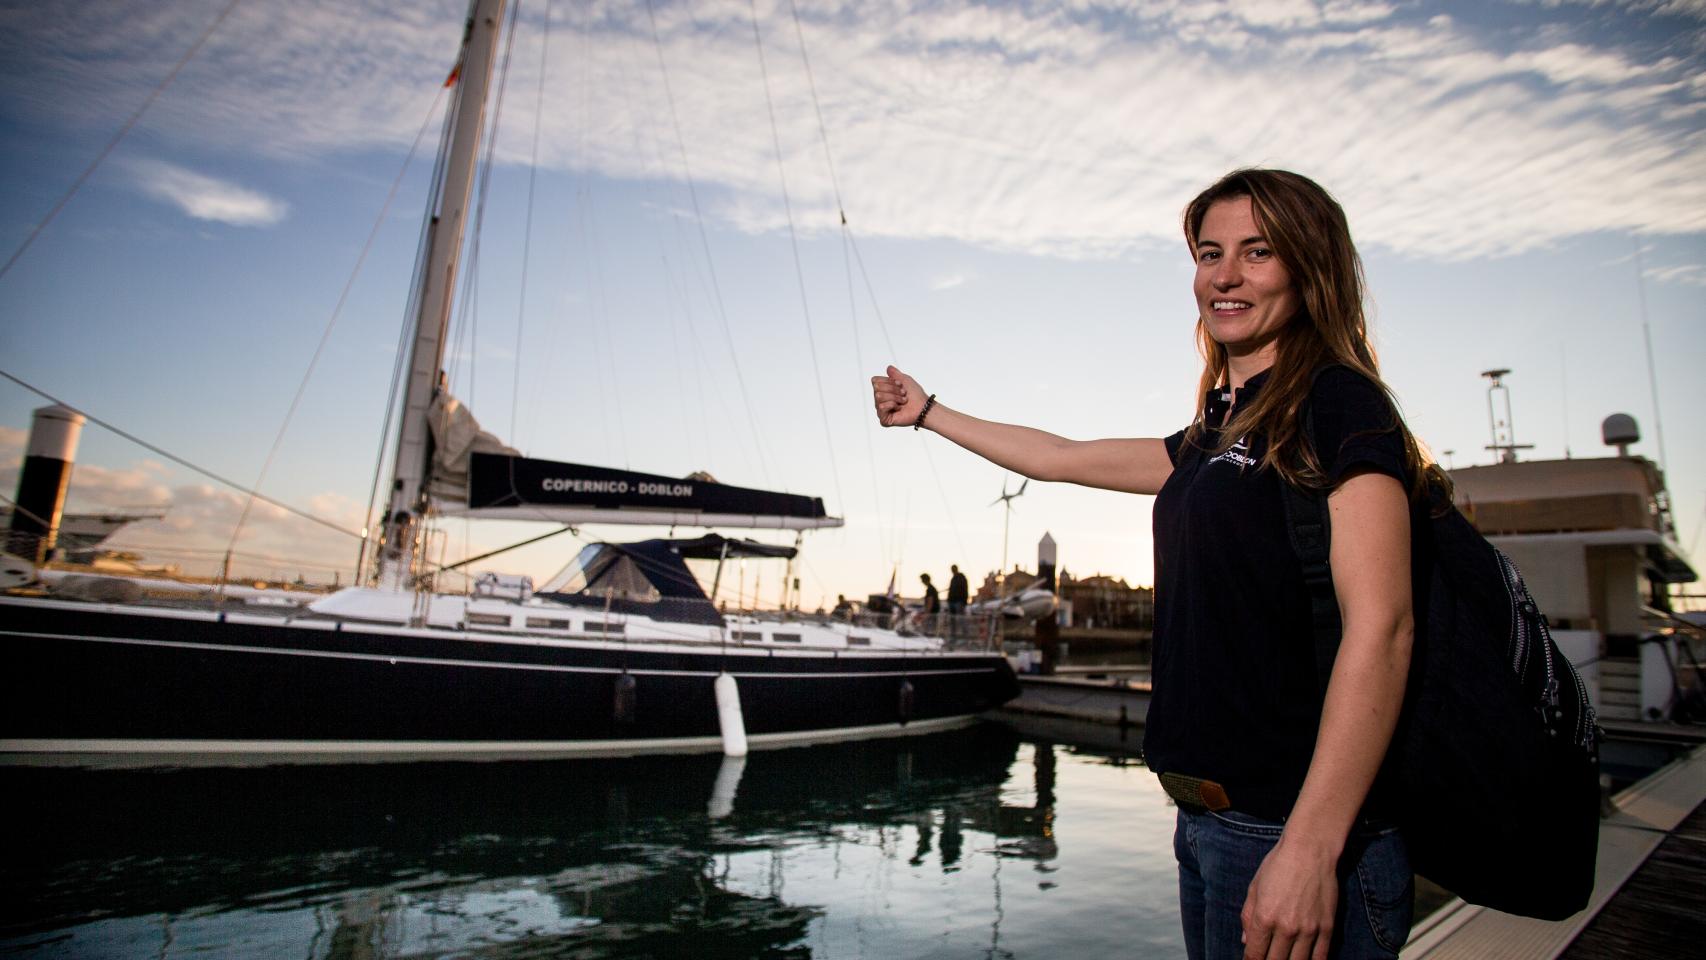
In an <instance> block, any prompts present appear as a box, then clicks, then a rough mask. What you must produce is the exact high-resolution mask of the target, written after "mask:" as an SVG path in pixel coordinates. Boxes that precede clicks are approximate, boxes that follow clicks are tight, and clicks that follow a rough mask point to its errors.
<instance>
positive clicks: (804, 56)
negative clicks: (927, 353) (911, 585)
mask: <svg viewBox="0 0 1706 960" xmlns="http://www.w3.org/2000/svg"><path fill="white" fill-rule="evenodd" d="M788 8H789V10H790V11H791V12H792V13H793V18H794V36H795V37H796V38H798V40H799V44H800V63H801V65H802V66H804V67H805V71H806V88H807V89H808V90H809V91H811V96H812V110H813V111H814V112H815V114H816V115H817V130H818V138H819V140H820V141H821V142H822V143H823V162H824V166H825V167H826V168H827V169H828V170H829V186H830V189H831V190H833V191H834V192H835V212H836V216H837V218H838V219H839V220H840V222H841V262H842V264H843V265H844V266H845V267H846V271H847V313H848V317H849V318H850V319H851V320H852V323H851V324H850V326H851V328H852V333H853V362H854V363H855V364H856V365H857V370H856V373H857V374H858V375H859V376H860V377H863V376H864V375H865V371H866V370H867V369H868V368H867V367H866V366H865V354H864V350H863V347H862V345H861V344H860V342H859V301H858V297H857V295H856V294H855V293H854V291H853V263H852V259H851V257H850V255H849V253H848V248H849V245H850V244H851V242H852V238H853V235H852V228H851V227H849V226H848V224H847V205H846V203H844V202H843V201H842V198H841V178H840V177H838V176H837V175H836V173H835V154H834V152H833V151H831V150H830V149H829V125H828V124H827V123H825V122H824V119H823V105H822V104H821V103H820V102H819V101H818V96H817V76H816V74H814V73H813V72H812V60H811V56H810V55H809V54H808V53H807V51H806V33H805V29H804V27H802V26H801V24H800V8H799V6H798V5H797V4H796V3H795V2H794V0H788ZM884 335H885V336H886V335H887V334H886V332H885V334H884ZM860 419H861V422H862V423H863V424H864V426H865V430H864V434H865V462H866V465H867V466H869V467H870V470H871V501H872V504H873V505H874V506H875V507H876V509H877V510H878V511H879V512H880V511H881V510H882V495H881V481H880V480H879V479H878V477H877V449H876V444H875V443H874V442H873V440H872V438H871V419H870V418H869V417H862V418H860ZM889 546H890V542H889V537H888V535H887V533H886V532H885V531H884V530H883V527H882V524H878V525H877V549H878V550H879V551H881V554H882V558H883V560H884V562H888V561H890V560H893V559H894V554H893V553H891V552H890V550H889Z"/></svg>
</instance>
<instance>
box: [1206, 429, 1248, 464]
mask: <svg viewBox="0 0 1706 960" xmlns="http://www.w3.org/2000/svg"><path fill="white" fill-rule="evenodd" d="M1248 439H1249V437H1248V435H1246V436H1242V437H1239V438H1238V441H1237V442H1236V443H1234V444H1233V445H1232V446H1231V447H1229V448H1227V451H1226V452H1225V453H1223V454H1221V455H1219V456H1217V457H1215V458H1214V459H1212V460H1210V461H1209V462H1208V463H1209V466H1213V465H1215V464H1217V463H1219V462H1220V461H1222V460H1230V461H1231V462H1233V463H1236V464H1237V465H1238V466H1239V468H1241V469H1242V468H1244V467H1253V466H1255V465H1256V458H1255V457H1252V456H1250V444H1249V443H1247V442H1246V441H1247V440H1248Z"/></svg>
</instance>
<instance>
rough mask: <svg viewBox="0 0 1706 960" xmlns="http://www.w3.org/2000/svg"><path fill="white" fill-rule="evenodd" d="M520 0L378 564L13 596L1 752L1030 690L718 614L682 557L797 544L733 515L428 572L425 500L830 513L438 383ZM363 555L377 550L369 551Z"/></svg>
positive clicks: (876, 645) (450, 253)
mask: <svg viewBox="0 0 1706 960" xmlns="http://www.w3.org/2000/svg"><path fill="white" fill-rule="evenodd" d="M503 6H504V2H503V0H474V2H473V4H472V7H471V11H470V15H469V18H468V22H467V28H466V32H465V36H464V41H463V47H462V52H461V55H460V59H459V62H458V65H457V68H456V71H455V73H454V74H453V75H454V76H455V78H456V94H455V98H454V101H453V104H452V106H451V108H450V109H451V114H450V118H449V120H448V121H447V123H446V125H445V141H444V144H443V145H442V148H441V150H442V157H443V160H442V162H441V163H440V165H439V171H440V172H439V179H438V181H437V183H436V185H435V189H434V191H433V198H434V199H433V201H431V202H430V203H429V208H428V211H427V225H426V240H425V245H424V253H423V258H422V261H421V266H420V269H418V271H417V275H416V286H415V291H414V296H413V299H412V301H411V302H412V303H413V304H414V305H415V307H414V308H413V309H415V310H416V313H415V317H414V319H415V325H414V335H413V338H412V342H411V343H410V345H409V347H408V349H409V351H410V352H409V356H408V363H407V366H406V368H405V371H404V376H405V379H406V383H405V387H404V394H403V399H402V403H401V408H400V409H401V411H402V414H401V421H400V429H399V430H398V438H397V442H396V447H395V455H394V456H393V457H392V463H393V465H394V471H395V474H394V478H393V481H392V483H391V484H390V485H389V487H388V490H389V501H388V505H387V506H386V509H385V515H384V522H383V529H382V532H381V533H380V535H379V537H378V538H377V543H376V545H375V549H374V550H373V556H372V557H371V558H367V557H364V562H365V561H367V560H369V559H370V560H371V561H372V563H371V569H372V571H373V572H372V573H371V574H368V575H364V576H363V577H362V578H361V582H359V583H358V584H357V585H355V586H351V587H348V588H345V589H343V590H340V591H337V592H335V593H332V594H329V595H326V596H324V597H321V598H319V599H316V600H314V601H313V602H311V603H307V604H304V605H302V606H288V607H282V608H281V607H279V606H278V605H276V604H252V603H243V602H241V600H242V597H241V595H240V594H234V596H236V597H237V600H236V601H235V602H233V601H231V600H230V598H226V602H223V603H220V604H202V605H197V604H185V603H183V602H174V603H171V604H169V605H162V604H151V603H149V602H147V601H146V600H142V599H129V597H130V594H128V593H127V592H126V591H123V590H117V591H100V590H96V591H93V592H92V593H90V594H89V596H91V597H93V598H94V599H84V600H79V599H67V598H64V597H61V596H55V595H54V594H53V593H52V592H44V591H41V590H35V591H33V592H32V591H30V590H22V591H19V590H13V591H9V592H7V593H5V594H4V595H0V635H4V637H5V639H6V656H5V669H4V671H3V674H4V680H3V681H0V684H3V687H0V689H3V691H4V704H5V705H4V708H3V710H4V713H3V720H0V762H6V763H14V764H16V763H73V764H100V765H144V766H148V765H187V764H214V765H224V764H243V763H278V762H315V761H334V762H335V761H346V760H360V759H371V760H392V759H394V760H415V759H422V758H442V759H454V758H463V759H487V758H517V757H561V756H578V755H606V756H608V755H629V754H642V753H669V752H699V751H706V752H710V751H716V750H722V751H724V752H725V753H729V754H732V755H739V754H741V753H744V752H745V750H746V749H747V748H748V746H752V747H759V748H765V747H780V746H788V745H794V744H803V743H812V742H821V741H828V740H839V739H851V738H860V737H873V736H892V735H898V734H904V733H918V732H927V731H931V730H938V729H943V728H945V727H948V726H952V725H958V724H963V723H965V722H968V720H969V719H970V718H971V717H973V716H975V715H976V714H978V713H980V712H982V711H985V710H988V709H991V708H993V707H995V706H998V705H999V704H1001V703H1003V702H1005V701H1006V700H1008V699H1011V698H1012V697H1013V696H1015V695H1017V693H1018V684H1017V680H1016V678H1015V677H1014V675H1013V671H1012V669H1011V667H1010V666H1009V665H1008V663H1007V661H1006V659H1005V658H1004V657H1003V656H1002V655H1001V654H1000V651H998V650H990V649H977V648H972V649H966V648H962V647H959V646H957V645H954V644H950V643H948V642H947V641H944V640H942V639H940V638H934V637H927V636H915V635H910V634H903V633H901V632H899V631H896V630H893V629H886V628H882V627H877V626H868V625H856V624H851V623H844V622H818V621H814V620H802V619H797V618H796V619H791V620H790V619H775V620H772V619H760V618H757V617H754V616H738V617H725V616H724V615H723V614H722V613H721V612H720V611H719V610H718V608H717V606H716V605H715V604H714V603H713V600H712V598H711V596H708V595H707V594H706V593H705V591H704V590H703V589H702V588H701V587H700V586H699V584H698V582H697V581H696V580H695V578H694V577H693V576H692V574H691V573H690V572H689V570H688V568H687V566H686V561H687V560H690V559H714V560H717V561H719V562H721V561H727V560H729V559H740V558H749V557H792V555H793V552H794V550H795V548H791V547H778V546H773V545H768V544H761V543H756V542H754V541H750V540H744V539H741V540H737V539H732V538H728V537H724V536H722V535H719V534H714V533H713V534H707V535H705V536H701V537H696V538H691V539H683V538H668V539H653V540H645V541H641V542H636V543H627V544H616V543H594V544H591V545H589V546H587V547H586V548H585V549H584V550H582V552H581V554H580V555H579V556H578V557H576V558H575V561H574V562H573V563H571V564H570V565H569V567H568V568H567V569H565V570H564V571H563V573H562V574H560V575H559V576H558V577H556V578H553V579H552V581H551V582H549V583H547V584H544V585H543V586H541V587H540V588H538V589H534V586H533V584H531V583H530V582H528V581H527V580H526V579H525V578H519V577H501V576H497V575H487V576H484V577H481V578H480V579H479V580H478V581H477V582H476V584H475V589H474V590H473V591H472V592H471V593H467V594H446V593H437V592H435V591H434V589H433V587H434V577H433V576H432V574H433V573H434V571H433V569H432V566H431V564H430V563H428V561H427V558H426V553H427V551H426V550H425V549H424V545H425V542H426V520H427V519H428V518H429V517H431V516H433V515H440V514H442V515H465V516H469V517H474V518H508V519H531V520H545V521H555V522H557V523H561V524H573V523H584V522H603V523H637V524H653V525H659V524H661V525H668V526H671V527H679V526H687V527H705V528H713V527H719V528H720V527H742V528H753V529H775V530H794V531H804V530H810V529H816V528H822V527H834V526H839V525H840V524H841V520H840V519H839V518H836V517H832V516H830V515H829V514H828V512H827V510H826V509H825V507H824V504H823V501H822V500H821V499H818V498H815V497H808V496H802V495H798V494H786V493H774V492H769V491H762V490H754V489H748V488H743V487H736V486H732V485H726V484H721V483H717V482H715V481H713V480H710V479H708V478H705V477H694V478H690V479H679V478H671V477H664V476H659V475H652V474H645V473H637V472H634V471H629V470H614V469H608V468H602V467H595V466H588V465H581V464H573V463H561V462H555V461H548V460H539V459H532V458H526V457H522V456H519V455H517V454H516V453H515V451H513V450H510V449H509V448H507V447H505V446H504V445H503V444H502V443H501V442H499V441H497V439H496V438H494V437H492V436H490V435H489V434H485V433H484V432H482V431H480V430H479V428H478V425H477V424H476V423H475V422H474V421H473V419H472V417H471V416H469V415H468V414H467V411H466V410H465V409H463V408H462V407H461V405H460V404H459V403H457V401H456V400H455V398H454V397H452V396H451V395H450V394H449V393H448V391H447V389H446V387H445V384H444V381H445V377H444V375H443V373H442V370H443V368H444V357H445V342H446V332H447V330H448V327H449V320H450V316H451V301H452V299H453V292H454V290H455V286H456V283H455V278H456V269H457V262H458V256H459V253H460V250H461V247H462V237H463V227H464V224H465V222H466V219H467V217H466V214H467V212H468V210H469V197H470V193H471V186H472V184H473V181H474V174H475V159H476V154H477V152H478V151H477V147H478V144H479V141H480V138H481V131H482V125H483V120H484V111H485V106H484V105H485V98H486V91H487V89H488V86H489V81H490V76H491V72H492V65H493V60H494V52H495V48H496V44H497V39H498V34H499V32H500V28H501V23H502V19H503V17H502V13H503ZM363 569H364V571H365V570H367V569H368V567H367V566H365V565H364V568H363Z"/></svg>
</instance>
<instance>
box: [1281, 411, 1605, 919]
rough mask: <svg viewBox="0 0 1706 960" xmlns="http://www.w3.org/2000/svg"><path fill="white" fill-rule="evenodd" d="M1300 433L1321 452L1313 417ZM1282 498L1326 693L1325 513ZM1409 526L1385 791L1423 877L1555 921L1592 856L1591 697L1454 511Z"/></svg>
mask: <svg viewBox="0 0 1706 960" xmlns="http://www.w3.org/2000/svg"><path fill="white" fill-rule="evenodd" d="M1304 429H1305V431H1306V437H1307V439H1308V441H1309V442H1310V443H1314V422H1313V417H1311V416H1310V415H1309V414H1308V413H1307V411H1306V412H1305V417H1304ZM1323 459H1324V460H1330V459H1331V457H1330V456H1325V457H1323ZM1280 488H1281V490H1282V491H1284V493H1283V497H1284V501H1285V512H1286V526H1287V528H1288V529H1289V530H1290V532H1291V540H1292V547H1293V548H1294V549H1295V550H1296V552H1297V555H1298V557H1299V558H1300V559H1301V560H1302V561H1303V574H1304V580H1305V582H1306V583H1307V584H1308V585H1309V593H1310V603H1311V606H1312V610H1313V617H1314V632H1315V661H1316V667H1317V670H1318V671H1319V673H1320V680H1321V689H1322V691H1325V690H1326V684H1327V678H1328V676H1329V675H1330V674H1331V672H1332V669H1333V659H1334V657H1335V656H1336V655H1337V653H1338V649H1339V636H1340V629H1341V625H1340V621H1339V606H1338V600H1337V598H1336V597H1335V596H1334V594H1333V578H1332V571H1331V570H1330V568H1329V566H1328V542H1329V536H1330V531H1329V519H1328V515H1327V499H1326V497H1325V496H1324V495H1323V493H1322V492H1321V491H1319V490H1301V489H1298V488H1296V487H1293V486H1292V485H1291V484H1288V483H1285V482H1283V481H1282V482H1281V484H1280ZM1430 499H1435V500H1439V499H1443V498H1438V497H1435V498H1430ZM1412 517H1413V519H1412V522H1411V539H1412V542H1413V547H1412V555H1413V557H1414V562H1415V564H1416V568H1415V570H1414V571H1413V582H1414V584H1415V588H1414V589H1415V591H1416V592H1415V596H1414V606H1415V620H1416V637H1415V645H1414V648H1413V653H1412V656H1411V661H1410V676H1409V683H1408V685H1407V687H1406V690H1405V694H1404V709H1403V713H1402V714H1401V715H1400V717H1399V721H1398V728H1397V731H1396V732H1395V733H1394V734H1393V738H1392V745H1391V747H1390V748H1388V750H1387V756H1386V762H1385V764H1384V766H1383V767H1382V770H1381V773H1380V780H1379V781H1378V784H1379V789H1381V790H1383V791H1384V793H1383V796H1385V797H1386V798H1387V799H1388V800H1389V801H1390V803H1391V804H1392V806H1393V815H1394V819H1395V820H1396V822H1397V824H1398V826H1399V829H1400V831H1401V832H1402V833H1403V835H1404V839H1405V841H1406V843H1407V845H1408V847H1409V852H1410V861H1411V865H1412V866H1413V868H1414V869H1415V872H1416V873H1418V874H1420V875H1422V876H1424V877H1427V878H1428V879H1429V880H1431V881H1433V882H1434V883H1437V884H1439V885H1440V886H1441V887H1444V888H1445V889H1447V890H1449V891H1451V892H1452V893H1455V894H1456V895H1458V896H1459V897H1462V898H1463V899H1464V900H1466V901H1468V902H1470V903H1476V904H1481V905H1483V906H1487V907H1492V908H1493V909H1495V910H1502V911H1504V912H1506V913H1513V914H1518V915H1521V916H1528V917H1538V918H1541V919H1545V920H1561V919H1563V918H1565V917H1568V916H1570V915H1571V914H1573V913H1576V912H1577V911H1579V910H1581V909H1582V908H1584V907H1586V906H1587V903H1588V897H1589V896H1590V895H1591V894H1592V893H1593V883H1594V859H1595V856H1596V854H1597V852H1598V846H1599V809H1600V793H1599V740H1600V737H1601V731H1600V729H1599V726H1598V723H1597V721H1596V719H1595V717H1594V711H1593V705H1592V703H1590V702H1589V700H1588V694H1587V688H1586V686H1585V685H1584V684H1583V683H1582V680H1581V677H1579V676H1577V674H1576V671H1575V668H1574V667H1572V666H1571V665H1570V662H1569V660H1568V659H1566V658H1565V657H1564V656H1563V654H1561V653H1560V652H1559V651H1558V648H1557V646H1556V645H1554V644H1553V642H1552V635H1551V633H1550V631H1548V630H1547V627H1546V616H1545V615H1544V614H1542V613H1541V612H1540V609H1539V608H1538V607H1537V606H1535V603H1534V598H1533V597H1531V596H1530V595H1529V593H1528V588H1527V587H1526V586H1524V585H1523V582H1522V577H1521V575H1519V574H1518V573H1517V569H1516V565H1515V564H1514V563H1512V562H1511V560H1510V558H1509V557H1506V556H1505V555H1504V554H1503V553H1501V552H1500V551H1499V550H1498V549H1497V548H1496V547H1494V546H1493V545H1492V544H1490V543H1488V542H1487V541H1486V539H1485V538H1483V537H1482V536H1481V535H1480V533H1478V532H1477V531H1476V530H1475V528H1474V527H1473V526H1471V525H1470V523H1469V521H1468V520H1467V519H1465V518H1464V517H1463V515H1462V514H1460V513H1458V512H1457V510H1456V509H1455V508H1454V507H1453V506H1452V505H1451V504H1450V503H1449V502H1439V503H1432V504H1428V505H1427V506H1426V507H1425V508H1423V510H1421V511H1417V510H1413V511H1412Z"/></svg>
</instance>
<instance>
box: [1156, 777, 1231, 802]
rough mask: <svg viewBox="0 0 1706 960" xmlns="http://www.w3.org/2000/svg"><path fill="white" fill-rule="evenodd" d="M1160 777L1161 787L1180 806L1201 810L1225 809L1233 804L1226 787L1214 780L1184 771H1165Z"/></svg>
mask: <svg viewBox="0 0 1706 960" xmlns="http://www.w3.org/2000/svg"><path fill="white" fill-rule="evenodd" d="M1160 777H1161V789H1163V790H1165V791H1167V796H1169V797H1172V798H1173V800H1174V802H1176V803H1178V804H1179V805H1180V806H1185V807H1196V808H1197V809H1199V810H1225V809H1228V808H1229V807H1231V806H1232V801H1231V800H1228V799H1227V798H1226V788H1225V787H1223V786H1221V785H1220V784H1218V783H1215V782H1214V781H1213V780H1204V779H1202V778H1201V777H1187V776H1185V775H1184V774H1182V773H1163V774H1160Z"/></svg>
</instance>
